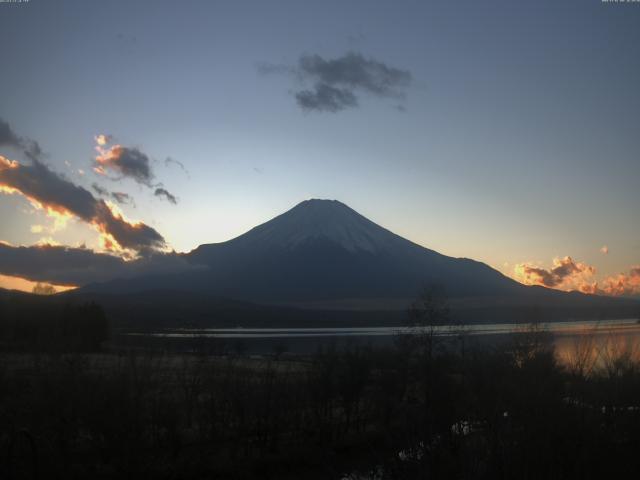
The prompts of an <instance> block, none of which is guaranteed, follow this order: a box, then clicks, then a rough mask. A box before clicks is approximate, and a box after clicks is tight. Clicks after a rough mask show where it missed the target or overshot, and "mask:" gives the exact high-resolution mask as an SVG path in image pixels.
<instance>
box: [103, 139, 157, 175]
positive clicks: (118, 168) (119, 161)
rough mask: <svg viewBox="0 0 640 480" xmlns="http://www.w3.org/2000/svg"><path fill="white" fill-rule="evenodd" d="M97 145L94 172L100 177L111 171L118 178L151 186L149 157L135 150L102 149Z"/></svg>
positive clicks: (116, 146) (120, 147)
mask: <svg viewBox="0 0 640 480" xmlns="http://www.w3.org/2000/svg"><path fill="white" fill-rule="evenodd" d="M96 138H97V137H96ZM102 145H103V144H100V143H98V146H97V147H96V148H98V153H99V155H97V156H96V164H97V165H96V167H95V168H94V171H95V172H96V173H99V174H101V175H106V173H107V171H112V172H114V173H116V174H117V175H119V176H120V177H128V178H131V179H133V180H134V181H135V182H137V183H139V184H141V185H145V186H147V187H151V186H152V181H153V177H154V175H153V172H152V171H151V166H150V162H149V157H148V156H147V155H146V154H144V153H143V152H141V151H140V150H138V149H137V148H128V147H123V146H122V145H113V146H111V147H108V148H104V147H103V146H102Z"/></svg>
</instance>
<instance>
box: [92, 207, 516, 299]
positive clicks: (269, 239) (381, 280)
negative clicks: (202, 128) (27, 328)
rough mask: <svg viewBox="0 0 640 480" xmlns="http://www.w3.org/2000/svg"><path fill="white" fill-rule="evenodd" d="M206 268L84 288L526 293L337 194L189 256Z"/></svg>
mask: <svg viewBox="0 0 640 480" xmlns="http://www.w3.org/2000/svg"><path fill="white" fill-rule="evenodd" d="M185 258H187V259H188V260H189V261H190V262H191V263H193V264H197V265H205V266H207V267H208V268H207V269H204V270H200V271H195V272H189V273H182V274H176V275H164V276H153V277H141V278H136V279H131V280H126V281H124V280H120V281H115V282H109V283H107V284H102V285H94V286H90V287H87V288H85V290H93V291H103V292H117V291H122V292H125V291H126V292H133V291H145V290H150V289H173V290H184V291H198V292H207V293H211V294H215V295H218V296H225V297H230V298H236V299H241V300H249V301H256V302H268V303H295V302H307V301H327V300H335V299H353V298H355V299H380V298H389V299H391V298H403V299H404V298H413V297H415V296H416V295H417V294H418V292H419V291H420V289H421V288H422V287H423V286H426V285H430V284H438V285H441V286H443V287H444V289H445V291H446V292H447V294H448V295H450V296H452V297H470V296H505V295H507V296H508V295H517V294H525V293H526V290H527V287H524V286H523V285H521V284H519V283H517V282H515V281H513V280H511V279H509V278H507V277H505V276H504V275H502V274H501V273H499V272H497V271H495V270H493V269H492V268H490V267H488V266H487V265H485V264H483V263H480V262H476V261H473V260H469V259H465V258H452V257H447V256H445V255H441V254H439V253H437V252H435V251H433V250H429V249H427V248H424V247H421V246H419V245H417V244H415V243H412V242H410V241H408V240H406V239H404V238H402V237H400V236H398V235H396V234H394V233H392V232H390V231H388V230H386V229H384V228H382V227H380V226H378V225H376V224H375V223H373V222H371V221H370V220H368V219H366V218H365V217H363V216H362V215H360V214H358V213H357V212H355V211H354V210H352V209H351V208H349V207H347V206H346V205H344V204H342V203H340V202H338V201H335V200H333V201H331V200H307V201H304V202H302V203H300V204H298V205H297V206H295V207H294V208H292V209H291V210H289V211H288V212H285V213H284V214H282V215H280V216H278V217H276V218H274V219H272V220H270V221H268V222H266V223H264V224H262V225H259V226H257V227H255V228H253V229H252V230H250V231H248V232H247V233H245V234H243V235H240V236H239V237H237V238H234V239H232V240H229V241H227V242H222V243H215V244H206V245H201V246H200V247H198V248H197V249H195V250H193V251H192V252H190V253H188V254H186V255H185Z"/></svg>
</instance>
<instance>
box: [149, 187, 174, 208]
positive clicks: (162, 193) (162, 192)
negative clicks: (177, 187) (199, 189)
mask: <svg viewBox="0 0 640 480" xmlns="http://www.w3.org/2000/svg"><path fill="white" fill-rule="evenodd" d="M153 194H154V195H155V196H156V197H165V198H166V199H167V200H168V201H169V202H171V203H173V204H174V205H177V204H178V199H177V198H176V197H175V196H174V195H172V194H171V193H169V192H168V191H167V190H166V189H164V188H162V187H158V188H156V190H155V192H153Z"/></svg>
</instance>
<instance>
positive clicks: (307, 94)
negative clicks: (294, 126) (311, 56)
mask: <svg viewBox="0 0 640 480" xmlns="http://www.w3.org/2000/svg"><path fill="white" fill-rule="evenodd" d="M296 101H297V102H298V105H300V107H302V108H303V109H304V110H317V111H325V112H338V111H340V110H344V109H345V108H350V107H357V106H358V99H357V98H356V96H355V95H354V94H353V92H352V91H351V90H348V89H346V88H342V89H341V88H335V87H332V86H330V85H326V84H324V83H318V84H317V85H316V86H315V87H314V89H313V90H301V91H299V92H297V93H296Z"/></svg>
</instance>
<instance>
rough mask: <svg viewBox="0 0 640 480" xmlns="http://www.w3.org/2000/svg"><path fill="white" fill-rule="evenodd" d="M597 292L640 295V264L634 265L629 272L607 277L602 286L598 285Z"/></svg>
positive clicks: (616, 294)
mask: <svg viewBox="0 0 640 480" xmlns="http://www.w3.org/2000/svg"><path fill="white" fill-rule="evenodd" d="M596 293H604V294H606V295H615V296H621V295H625V296H634V295H640V266H635V267H632V268H631V269H630V270H629V272H627V273H619V274H618V275H612V276H609V277H607V278H605V279H604V280H603V281H602V282H601V283H600V286H598V285H596Z"/></svg>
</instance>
